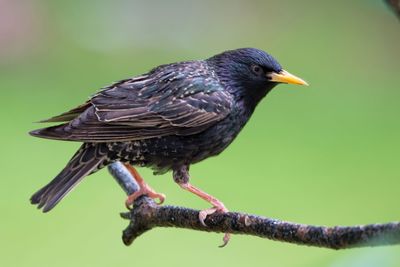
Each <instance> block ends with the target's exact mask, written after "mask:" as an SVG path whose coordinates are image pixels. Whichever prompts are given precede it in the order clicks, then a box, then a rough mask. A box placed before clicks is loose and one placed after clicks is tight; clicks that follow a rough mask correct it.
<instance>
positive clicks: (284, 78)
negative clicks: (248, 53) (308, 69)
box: [268, 70, 308, 86]
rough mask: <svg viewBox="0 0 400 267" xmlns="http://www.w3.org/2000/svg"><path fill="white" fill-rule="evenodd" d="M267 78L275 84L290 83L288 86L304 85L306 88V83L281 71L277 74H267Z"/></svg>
mask: <svg viewBox="0 0 400 267" xmlns="http://www.w3.org/2000/svg"><path fill="white" fill-rule="evenodd" d="M268 77H269V78H270V79H271V80H270V81H272V82H277V83H290V84H299V85H306V86H308V83H307V82H306V81H304V80H303V79H301V78H299V77H297V76H294V75H293V74H290V73H289V72H287V71H286V70H282V71H281V72H279V73H275V72H273V73H269V74H268Z"/></svg>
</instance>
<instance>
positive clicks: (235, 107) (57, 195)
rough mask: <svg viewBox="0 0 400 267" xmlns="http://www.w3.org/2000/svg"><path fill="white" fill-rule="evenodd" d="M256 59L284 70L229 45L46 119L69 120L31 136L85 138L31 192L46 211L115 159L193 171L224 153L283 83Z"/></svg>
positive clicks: (160, 69) (111, 89) (118, 86)
mask: <svg viewBox="0 0 400 267" xmlns="http://www.w3.org/2000/svg"><path fill="white" fill-rule="evenodd" d="M254 64H258V65H259V66H260V67H262V69H263V70H264V71H265V72H279V71H280V70H281V69H282V68H281V66H280V65H279V63H277V62H276V61H275V60H274V59H273V58H272V57H271V56H270V55H268V54H267V53H265V52H263V51H261V50H257V49H253V48H245V49H238V50H232V51H227V52H224V53H221V54H219V55H216V56H214V57H211V58H209V59H207V60H199V61H188V62H180V63H173V64H168V65H162V66H159V67H157V68H154V69H153V70H151V71H150V72H148V73H146V74H143V75H141V76H137V77H133V78H129V79H125V80H122V81H119V82H117V83H114V84H112V85H110V86H108V87H106V88H104V89H103V90H101V91H100V92H98V93H97V94H95V95H94V96H92V97H91V98H90V100H89V101H87V102H86V103H85V104H83V105H81V106H79V107H77V108H75V109H72V110H71V111H68V112H66V113H63V114H61V115H59V116H56V117H53V118H51V119H48V120H45V122H64V123H63V124H60V125H56V126H51V127H47V128H43V129H39V130H35V131H32V132H31V134H32V135H34V136H37V137H43V138H50V139H58V140H68V141H81V142H84V145H83V146H82V147H81V149H80V150H79V151H78V152H77V154H76V155H75V156H74V157H73V159H71V161H70V162H69V163H68V165H67V166H66V167H65V169H64V170H63V171H62V172H61V173H60V174H59V175H58V176H56V178H54V180H53V181H51V182H50V183H49V184H48V185H46V186H45V187H44V188H42V189H41V190H39V191H38V192H37V193H35V194H34V195H33V196H32V198H31V201H32V203H33V204H38V206H39V208H43V210H44V211H48V210H50V209H52V208H53V207H54V206H55V205H56V204H57V203H58V202H59V201H60V200H61V199H62V198H63V197H64V196H65V194H67V193H68V192H69V191H70V190H71V189H72V188H73V187H74V186H75V185H76V184H77V183H78V182H79V181H80V180H81V179H82V178H83V177H84V176H86V175H89V174H90V173H93V172H94V171H96V170H98V169H100V168H102V167H104V166H105V165H107V164H109V163H111V162H114V161H122V162H128V163H131V164H133V165H139V166H147V167H151V168H153V169H154V171H155V173H163V172H166V171H168V170H182V169H185V170H188V169H189V165H190V164H193V163H196V162H199V161H201V160H203V159H205V158H208V157H210V156H215V155H218V154H219V153H221V152H222V151H223V150H224V149H225V148H226V147H227V146H228V145H229V144H230V143H231V142H232V141H233V140H234V139H235V137H236V136H237V135H238V133H239V132H240V130H241V129H242V128H243V127H244V125H245V124H246V123H247V121H248V120H249V118H250V116H251V114H252V113H253V111H254V109H255V107H256V105H257V104H258V103H259V101H260V100H261V99H262V98H263V97H264V96H265V95H266V94H267V93H268V92H269V91H270V90H271V89H272V88H273V87H274V86H275V85H276V83H273V82H269V81H268V79H267V76H266V75H262V76H259V75H258V76H257V75H254V73H253V72H252V66H253V65H254ZM174 173H175V172H174Z"/></svg>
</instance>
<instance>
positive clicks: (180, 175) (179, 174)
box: [174, 167, 230, 247]
mask: <svg viewBox="0 0 400 267" xmlns="http://www.w3.org/2000/svg"><path fill="white" fill-rule="evenodd" d="M174 180H175V182H176V183H178V185H179V186H180V187H181V188H183V189H185V190H186V191H189V192H191V193H193V194H195V195H196V196H199V197H200V198H202V199H204V200H205V201H207V202H208V203H210V204H211V205H212V206H213V207H212V208H209V209H205V210H202V211H200V213H199V220H200V222H201V224H203V225H204V226H207V225H206V224H205V222H204V220H205V219H206V218H207V216H208V215H211V214H213V213H215V212H222V213H226V212H228V209H227V208H226V207H225V205H224V203H222V201H220V200H218V199H217V198H215V197H214V196H212V195H210V194H208V193H206V192H204V191H203V190H201V189H199V188H197V187H195V186H193V185H192V184H190V183H189V172H188V168H187V167H182V168H180V169H179V170H174ZM229 240H230V233H225V235H224V238H223V241H224V243H223V244H222V245H221V246H220V247H224V246H226V244H228V242H229Z"/></svg>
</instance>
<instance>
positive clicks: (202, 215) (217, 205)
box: [199, 199, 231, 248]
mask: <svg viewBox="0 0 400 267" xmlns="http://www.w3.org/2000/svg"><path fill="white" fill-rule="evenodd" d="M210 202H211V203H212V204H213V205H214V207H212V208H209V209H205V210H202V211H200V212H199V220H200V222H201V224H202V225H204V226H207V225H206V223H205V222H204V220H205V219H206V218H207V216H208V215H211V214H213V213H215V212H221V213H227V212H228V211H229V210H228V209H227V208H226V207H225V205H224V203H222V202H221V201H219V200H218V199H213V200H212V201H210ZM230 239H231V234H230V233H225V235H224V237H223V238H222V241H223V243H222V245H220V246H219V247H220V248H223V247H225V246H226V245H227V244H228V242H229V240H230Z"/></svg>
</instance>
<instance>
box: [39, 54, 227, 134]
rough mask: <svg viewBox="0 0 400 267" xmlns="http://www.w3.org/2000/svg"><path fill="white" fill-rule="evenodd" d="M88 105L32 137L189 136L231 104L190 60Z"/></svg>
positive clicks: (211, 75) (221, 115)
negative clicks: (60, 123) (63, 121)
mask: <svg viewBox="0 0 400 267" xmlns="http://www.w3.org/2000/svg"><path fill="white" fill-rule="evenodd" d="M89 103H90V104H89V105H87V106H85V110H84V111H83V112H81V113H80V114H79V115H78V116H76V117H74V119H72V120H71V121H70V122H68V123H66V124H62V125H59V126H53V127H49V128H45V129H41V130H37V131H34V132H32V134H33V135H36V136H41V137H47V138H53V139H62V140H72V141H83V142H108V141H124V140H139V139H147V138H153V137H160V136H166V135H191V134H196V133H199V132H201V131H204V130H205V129H207V128H208V127H210V126H212V125H214V124H215V123H216V122H218V121H220V120H222V119H224V118H225V117H226V116H227V115H228V114H229V113H230V110H231V107H232V104H233V99H232V96H231V95H230V94H229V93H228V92H227V91H226V90H224V88H223V87H222V86H221V84H220V82H219V80H218V79H217V78H216V76H215V74H214V73H213V72H212V70H210V69H209V68H208V66H207V65H206V63H205V62H203V61H195V62H184V63H176V64H171V65H166V66H161V67H158V68H156V69H154V70H152V71H151V72H149V73H148V74H145V75H142V76H139V77H136V78H132V79H128V80H124V81H121V82H118V83H115V84H113V85H111V86H109V87H107V88H106V89H104V90H102V91H100V92H98V93H97V94H96V95H94V96H93V97H92V98H91V99H90V101H89ZM73 115H74V116H75V115H76V114H75V113H73ZM57 121H59V120H57Z"/></svg>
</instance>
